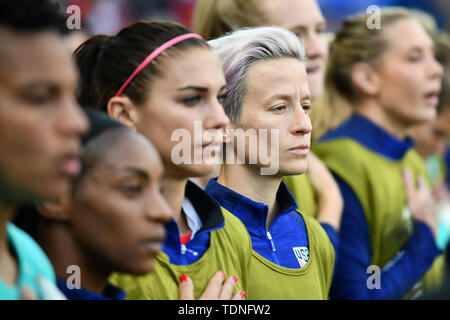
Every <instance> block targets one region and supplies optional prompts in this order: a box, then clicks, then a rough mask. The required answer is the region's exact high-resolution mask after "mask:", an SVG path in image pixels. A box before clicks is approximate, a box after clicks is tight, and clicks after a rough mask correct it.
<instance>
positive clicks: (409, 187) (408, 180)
mask: <svg viewBox="0 0 450 320" xmlns="http://www.w3.org/2000/svg"><path fill="white" fill-rule="evenodd" d="M403 184H404V185H405V190H406V196H407V198H408V203H410V202H411V200H412V199H414V195H415V191H416V190H415V188H414V181H413V177H412V174H411V171H410V170H408V169H405V170H403Z"/></svg>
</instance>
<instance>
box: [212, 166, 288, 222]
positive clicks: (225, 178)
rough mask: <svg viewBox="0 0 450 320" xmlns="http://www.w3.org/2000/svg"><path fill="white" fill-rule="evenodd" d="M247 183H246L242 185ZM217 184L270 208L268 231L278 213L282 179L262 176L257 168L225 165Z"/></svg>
mask: <svg viewBox="0 0 450 320" xmlns="http://www.w3.org/2000/svg"><path fill="white" fill-rule="evenodd" d="M243 181H245V183H242V182H243ZM217 182H219V183H220V184H222V185H224V186H225V187H227V188H229V189H231V190H233V191H235V192H237V193H239V194H241V195H243V196H244V197H247V198H249V199H251V200H253V201H255V202H259V203H263V204H265V205H267V206H268V207H269V212H268V213H267V221H266V228H267V229H268V228H269V226H270V224H271V223H272V221H273V219H274V217H275V215H276V213H277V202H276V197H277V191H278V188H279V187H280V183H281V177H278V176H270V175H267V176H266V175H261V174H260V173H259V168H258V167H256V166H248V165H239V164H230V165H228V164H225V165H223V166H222V168H221V170H220V173H219V177H218V178H217Z"/></svg>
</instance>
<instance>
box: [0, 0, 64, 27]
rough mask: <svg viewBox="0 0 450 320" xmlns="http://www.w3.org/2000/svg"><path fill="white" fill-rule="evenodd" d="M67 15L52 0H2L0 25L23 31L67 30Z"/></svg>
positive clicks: (0, 4) (0, 2)
mask: <svg viewBox="0 0 450 320" xmlns="http://www.w3.org/2000/svg"><path fill="white" fill-rule="evenodd" d="M66 19H67V17H66V15H64V14H63V13H62V11H61V8H60V6H59V3H58V2H57V1H52V0H0V27H7V28H10V29H12V30H14V31H18V32H23V33H32V32H41V31H47V30H52V31H56V32H58V33H60V34H64V33H66V32H67V27H66Z"/></svg>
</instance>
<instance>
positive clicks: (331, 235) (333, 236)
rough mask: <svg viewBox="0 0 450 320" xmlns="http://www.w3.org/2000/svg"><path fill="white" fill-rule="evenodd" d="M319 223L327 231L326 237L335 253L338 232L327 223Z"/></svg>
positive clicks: (337, 246) (337, 245)
mask: <svg viewBox="0 0 450 320" xmlns="http://www.w3.org/2000/svg"><path fill="white" fill-rule="evenodd" d="M320 225H321V226H322V228H323V229H324V230H325V232H326V233H327V235H328V238H329V239H330V241H331V244H332V245H333V248H334V251H335V252H336V253H337V250H338V248H339V233H338V232H337V231H336V229H334V228H333V227H332V226H331V225H329V224H328V223H321V224H320Z"/></svg>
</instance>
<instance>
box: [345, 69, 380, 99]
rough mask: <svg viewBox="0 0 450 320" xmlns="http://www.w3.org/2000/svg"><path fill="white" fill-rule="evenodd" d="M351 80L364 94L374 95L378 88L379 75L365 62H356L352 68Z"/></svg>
mask: <svg viewBox="0 0 450 320" xmlns="http://www.w3.org/2000/svg"><path fill="white" fill-rule="evenodd" d="M351 76H352V81H353V84H354V85H355V87H357V88H358V90H359V91H361V92H362V94H364V95H368V96H375V95H377V94H378V92H379V90H380V88H379V86H380V77H379V76H378V74H377V73H376V71H375V70H374V68H373V67H371V66H370V65H369V64H367V63H362V62H360V63H356V64H355V65H354V66H353V68H352V74H351Z"/></svg>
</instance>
